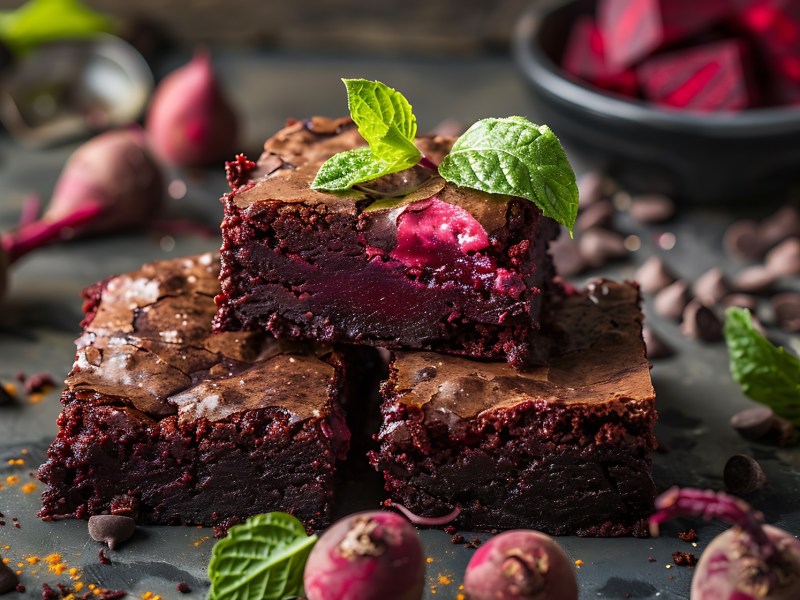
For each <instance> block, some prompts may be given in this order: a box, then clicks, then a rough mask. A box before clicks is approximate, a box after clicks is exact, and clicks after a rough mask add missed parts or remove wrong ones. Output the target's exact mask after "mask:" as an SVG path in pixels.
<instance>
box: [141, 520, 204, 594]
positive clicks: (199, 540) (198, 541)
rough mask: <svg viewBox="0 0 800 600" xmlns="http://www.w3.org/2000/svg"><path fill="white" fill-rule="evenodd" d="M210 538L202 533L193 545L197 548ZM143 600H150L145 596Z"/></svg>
mask: <svg viewBox="0 0 800 600" xmlns="http://www.w3.org/2000/svg"><path fill="white" fill-rule="evenodd" d="M210 539H211V536H210V535H204V536H203V537H201V538H197V539H196V540H195V541H194V547H195V548H198V547H199V546H200V544H202V543H203V542H207V541H208V540H210ZM145 600H150V598H145Z"/></svg>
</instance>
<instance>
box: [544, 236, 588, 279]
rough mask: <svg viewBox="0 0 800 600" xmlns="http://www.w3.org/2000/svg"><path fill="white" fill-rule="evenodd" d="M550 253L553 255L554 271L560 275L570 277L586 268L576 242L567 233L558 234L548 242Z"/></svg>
mask: <svg viewBox="0 0 800 600" xmlns="http://www.w3.org/2000/svg"><path fill="white" fill-rule="evenodd" d="M550 254H551V255H552V256H553V264H554V265H555V268H556V273H558V274H559V275H561V276H562V277H572V276H573V275H578V274H579V273H582V272H583V271H584V270H585V269H586V261H584V260H583V257H582V256H581V253H580V250H579V249H578V242H576V241H575V240H574V239H572V238H570V237H569V236H568V235H562V236H559V237H558V239H556V240H555V241H553V242H551V243H550Z"/></svg>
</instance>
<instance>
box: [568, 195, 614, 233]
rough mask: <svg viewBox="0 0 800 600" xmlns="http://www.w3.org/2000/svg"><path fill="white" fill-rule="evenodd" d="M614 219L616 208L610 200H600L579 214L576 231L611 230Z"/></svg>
mask: <svg viewBox="0 0 800 600" xmlns="http://www.w3.org/2000/svg"><path fill="white" fill-rule="evenodd" d="M613 218H614V206H613V205H612V204H611V201H610V200H600V201H598V202H595V203H594V204H592V205H590V206H587V207H586V208H584V209H583V210H581V211H580V212H579V213H578V218H577V219H576V220H575V231H586V230H587V229H592V228H593V227H603V228H605V229H609V228H610V227H611V222H612V220H613Z"/></svg>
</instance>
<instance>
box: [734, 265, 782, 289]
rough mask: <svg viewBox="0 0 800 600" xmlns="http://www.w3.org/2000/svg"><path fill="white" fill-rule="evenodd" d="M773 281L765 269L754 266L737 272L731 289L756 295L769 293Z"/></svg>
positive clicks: (770, 274) (771, 275)
mask: <svg viewBox="0 0 800 600" xmlns="http://www.w3.org/2000/svg"><path fill="white" fill-rule="evenodd" d="M775 279H776V277H775V275H773V274H772V273H771V272H770V271H768V270H767V268H766V267H764V266H761V265H755V266H752V267H747V268H746V269H742V270H741V271H739V272H738V273H737V274H736V276H735V277H734V278H733V287H734V289H736V290H737V291H739V292H745V293H751V294H757V293H761V292H767V291H769V289H770V288H771V287H772V285H773V284H774V283H775Z"/></svg>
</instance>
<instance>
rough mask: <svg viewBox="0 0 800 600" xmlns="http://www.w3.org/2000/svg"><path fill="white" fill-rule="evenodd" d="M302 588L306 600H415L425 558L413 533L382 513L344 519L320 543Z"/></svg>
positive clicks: (421, 583) (395, 517)
mask: <svg viewBox="0 0 800 600" xmlns="http://www.w3.org/2000/svg"><path fill="white" fill-rule="evenodd" d="M303 583H304V585H305V591H306V596H307V597H308V600H387V599H388V598H391V599H392V600H419V599H420V598H421V597H422V588H423V586H424V584H425V558H424V555H423V551H422V544H421V543H420V541H419V536H418V535H417V531H416V529H414V527H413V526H412V525H411V524H410V523H409V522H408V521H406V520H405V519H404V518H403V517H401V516H400V515H397V514H395V513H391V512H388V511H372V512H362V513H356V514H354V515H349V516H347V517H345V518H343V519H341V520H339V521H337V522H336V523H334V524H333V525H332V526H331V527H330V528H329V529H328V530H327V531H325V533H324V534H323V535H322V537H320V539H319V541H318V542H317V544H316V545H315V546H314V549H313V550H312V551H311V555H310V556H309V557H308V562H307V563H306V569H305V574H304V576H303Z"/></svg>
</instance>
